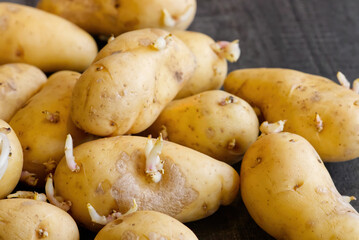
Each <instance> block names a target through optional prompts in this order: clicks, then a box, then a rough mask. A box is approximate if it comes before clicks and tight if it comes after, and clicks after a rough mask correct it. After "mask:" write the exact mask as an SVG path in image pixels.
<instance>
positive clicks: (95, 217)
mask: <svg viewBox="0 0 359 240" xmlns="http://www.w3.org/2000/svg"><path fill="white" fill-rule="evenodd" d="M87 210H88V212H89V214H90V217H91V221H92V222H94V223H97V224H101V225H106V224H107V223H109V222H112V221H114V220H116V219H118V218H120V217H123V216H126V215H129V214H131V213H134V212H136V211H137V210H138V206H137V203H136V200H135V199H133V205H132V207H131V208H130V209H129V210H128V211H127V212H126V213H125V214H121V213H120V212H116V211H114V212H113V213H111V214H110V215H108V216H107V217H105V216H101V215H100V214H98V212H97V211H96V209H95V208H94V207H93V206H92V205H91V204H90V203H87Z"/></svg>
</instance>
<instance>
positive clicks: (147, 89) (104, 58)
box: [71, 29, 195, 136]
mask: <svg viewBox="0 0 359 240" xmlns="http://www.w3.org/2000/svg"><path fill="white" fill-rule="evenodd" d="M166 36H169V33H168V32H167V31H164V30H160V29H144V30H138V31H133V32H129V33H125V34H123V35H120V36H119V37H117V38H116V39H115V40H113V41H111V42H110V43H109V44H108V45H107V46H105V47H104V48H103V49H102V50H101V51H100V53H99V55H98V56H97V57H96V60H95V61H96V62H94V63H93V64H92V65H91V66H90V67H89V68H88V69H87V70H86V71H85V72H84V73H83V74H82V76H81V78H80V79H79V81H78V82H77V84H76V86H75V88H74V92H73V97H72V110H71V117H72V119H73V121H74V123H75V124H76V126H78V127H79V128H81V129H83V130H85V131H86V132H89V133H92V134H95V135H99V136H110V135H121V134H132V133H139V132H141V131H143V130H145V129H146V128H148V127H149V126H150V125H151V124H152V123H153V122H154V121H155V120H156V118H157V117H158V115H159V114H160V112H161V111H162V110H163V108H164V107H165V105H166V104H167V103H169V102H170V101H171V100H172V99H173V98H174V97H175V96H176V94H177V93H178V91H179V90H180V89H181V88H182V87H183V85H184V84H185V82H186V81H187V80H188V79H189V78H190V77H191V76H192V74H193V72H194V69H195V59H194V56H193V53H192V52H191V51H190V50H189V49H188V48H187V46H186V45H185V44H184V43H183V42H181V41H180V40H179V39H177V38H176V37H174V36H172V37H171V39H172V40H169V41H168V43H167V46H166V47H165V48H164V49H162V50H156V49H154V48H153V47H152V46H151V44H152V43H153V42H155V41H156V40H157V39H158V38H159V37H164V38H165V37H166Z"/></svg>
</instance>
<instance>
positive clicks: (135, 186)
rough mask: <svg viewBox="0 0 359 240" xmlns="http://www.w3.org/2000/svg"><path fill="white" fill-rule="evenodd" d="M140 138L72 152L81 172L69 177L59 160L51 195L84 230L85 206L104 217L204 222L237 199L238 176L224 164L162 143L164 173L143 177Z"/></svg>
mask: <svg viewBox="0 0 359 240" xmlns="http://www.w3.org/2000/svg"><path fill="white" fill-rule="evenodd" d="M146 143H147V138H145V137H135V136H118V137H111V138H103V139H99V140H95V141H91V142H87V143H84V144H82V145H80V146H77V147H76V148H75V149H74V156H75V159H76V162H77V163H78V165H80V166H81V170H80V172H78V173H73V172H71V171H70V170H69V168H68V167H67V165H66V162H65V159H62V160H61V161H60V163H59V165H58V166H57V168H56V171H55V174H54V183H55V186H56V192H57V194H58V195H59V196H62V197H63V198H64V199H65V200H70V201H71V202H72V207H71V213H72V216H73V217H74V218H75V219H76V220H77V221H78V222H80V223H81V224H83V225H84V226H85V227H87V228H89V229H91V230H94V231H96V230H99V229H100V228H101V227H102V226H99V225H98V224H94V223H92V222H91V219H90V216H89V213H88V210H87V208H86V204H87V203H90V204H91V205H92V206H93V207H94V208H95V209H96V210H97V212H98V213H99V214H101V215H104V216H107V215H109V214H111V213H112V211H113V210H116V211H120V212H121V213H125V212H127V211H128V210H129V209H130V208H131V207H132V205H133V199H135V200H136V202H137V205H138V210H139V211H141V210H153V211H159V212H162V213H166V214H168V215H170V216H172V217H174V218H176V219H177V220H179V221H181V222H189V221H194V220H197V219H201V218H204V217H206V216H209V215H211V214H212V213H214V212H215V211H216V210H217V209H218V207H219V206H220V205H221V204H222V205H228V204H230V203H231V202H232V201H233V200H234V198H235V197H236V196H237V192H238V188H239V177H238V174H237V172H236V171H235V170H234V169H233V168H232V167H231V166H229V165H227V164H225V163H223V162H220V161H217V160H214V159H213V158H210V157H208V156H206V155H204V154H201V153H199V152H197V151H194V150H192V149H189V148H186V147H183V146H180V145H177V144H175V143H171V142H166V141H164V143H163V144H164V145H163V149H162V153H161V155H160V158H161V159H162V160H164V171H165V173H164V175H163V176H162V180H161V181H160V182H159V183H154V182H151V181H150V180H149V179H148V178H147V177H146V174H145V162H146V160H145V155H144V149H145V146H146Z"/></svg>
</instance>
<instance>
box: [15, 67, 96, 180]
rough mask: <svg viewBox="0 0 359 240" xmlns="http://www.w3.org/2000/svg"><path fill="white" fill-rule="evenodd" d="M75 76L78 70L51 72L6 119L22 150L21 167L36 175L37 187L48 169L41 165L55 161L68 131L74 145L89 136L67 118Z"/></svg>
mask: <svg viewBox="0 0 359 240" xmlns="http://www.w3.org/2000/svg"><path fill="white" fill-rule="evenodd" d="M79 77H80V73H77V72H72V71H61V72H57V73H55V74H53V75H51V76H50V77H49V79H48V82H47V83H46V84H45V85H44V87H43V89H42V90H41V91H40V92H39V93H38V94H36V95H35V96H34V97H32V98H31V99H30V100H29V103H28V104H27V105H26V106H25V107H24V108H22V109H21V110H19V111H18V112H17V113H16V114H15V116H14V117H13V118H12V119H11V121H10V125H11V126H13V128H14V130H15V132H16V134H17V135H18V137H19V140H20V142H21V145H22V148H23V151H24V170H26V171H29V172H30V173H35V174H36V177H37V178H39V182H38V185H39V186H42V185H43V184H44V181H45V178H46V176H47V174H48V173H49V172H51V170H50V169H47V168H46V166H45V165H44V164H46V163H48V162H49V161H50V160H53V161H55V163H58V162H59V161H60V159H61V158H62V157H63V156H64V147H65V140H66V135H67V134H68V133H70V134H71V135H72V138H73V141H74V145H75V146H76V145H78V144H80V143H82V142H84V141H86V139H87V138H89V136H88V135H87V134H85V133H84V132H82V131H81V130H80V129H78V128H76V127H75V125H74V124H73V123H72V121H71V118H70V117H69V114H70V103H71V95H72V89H73V87H74V85H75V83H76V81H77V79H78V78H79ZM44 111H48V112H49V116H48V115H47V114H46V113H44ZM56 112H58V114H57V113H56Z"/></svg>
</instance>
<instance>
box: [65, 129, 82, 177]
mask: <svg viewBox="0 0 359 240" xmlns="http://www.w3.org/2000/svg"><path fill="white" fill-rule="evenodd" d="M65 158H66V163H67V166H68V167H69V169H70V170H71V172H79V171H80V166H79V165H77V163H76V162H75V157H74V153H73V143H72V137H71V134H67V137H66V142H65Z"/></svg>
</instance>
